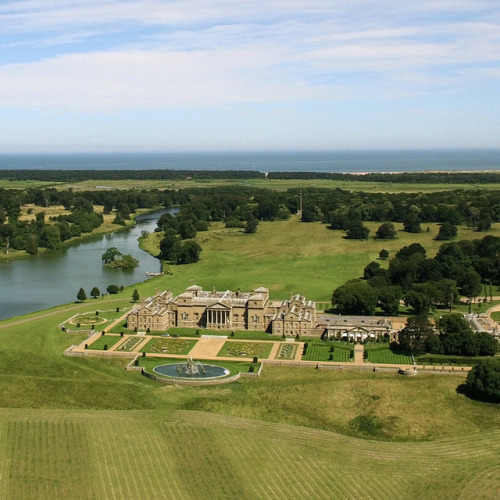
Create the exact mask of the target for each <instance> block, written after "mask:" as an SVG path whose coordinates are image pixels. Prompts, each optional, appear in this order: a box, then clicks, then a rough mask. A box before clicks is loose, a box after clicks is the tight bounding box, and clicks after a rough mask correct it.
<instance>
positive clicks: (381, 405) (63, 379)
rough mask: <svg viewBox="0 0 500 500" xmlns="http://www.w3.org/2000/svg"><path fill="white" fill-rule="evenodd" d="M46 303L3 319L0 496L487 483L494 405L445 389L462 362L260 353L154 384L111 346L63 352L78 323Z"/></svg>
mask: <svg viewBox="0 0 500 500" xmlns="http://www.w3.org/2000/svg"><path fill="white" fill-rule="evenodd" d="M71 307H76V308H77V310H78V308H79V307H80V306H79V305H75V306H73V305H72V306H71ZM49 313H50V314H51V316H46V317H45V316H44V314H47V313H43V314H40V313H38V314H32V315H30V316H29V318H28V319H29V321H26V322H23V321H24V318H22V319H18V320H16V321H15V320H11V321H3V322H1V323H0V351H1V353H2V355H1V356H0V382H1V383H2V391H0V446H1V449H2V450H3V452H2V456H1V458H0V470H1V471H2V473H1V474H0V487H1V488H2V492H3V494H2V495H3V496H4V497H5V498H19V499H21V498H37V499H42V500H45V499H52V498H72V499H73V498H76V499H82V500H83V499H86V500H88V499H89V498H110V499H119V498H132V497H134V498H136V497H144V498H162V497H164V494H165V485H166V484H167V485H168V491H169V494H170V493H171V494H172V495H175V496H176V498H179V499H186V500H190V499H192V498H197V497H198V496H199V493H200V491H203V495H204V496H210V497H212V498H240V499H251V498H262V499H266V498H273V499H276V498H282V499H286V498H315V499H330V498H332V497H334V498H345V499H349V498H360V497H366V498H372V499H381V500H382V499H386V498H408V499H415V500H416V499H424V498H429V497H432V496H434V497H437V498H459V497H463V498H474V497H477V498H495V497H497V494H498V490H499V488H500V484H499V480H498V474H497V471H498V469H499V467H500V430H499V429H500V412H499V411H498V408H497V407H496V406H495V405H488V404H484V403H479V402H476V401H472V400H469V399H467V398H466V397H465V396H464V395H463V394H460V393H459V392H457V390H456V389H457V386H458V385H459V384H461V383H462V382H463V381H464V377H463V376H461V375H446V376H439V375H432V374H431V375H426V374H419V376H418V377H414V378H406V377H400V376H397V375H396V374H392V373H382V372H378V373H373V372H364V371H354V370H345V371H341V370H334V371H331V370H328V371H318V370H314V369H313V368H290V367H278V366H265V367H264V370H263V372H262V375H261V376H260V377H259V378H258V379H257V378H241V379H240V380H239V381H237V382H235V383H233V384H228V385H224V386H214V387H166V386H163V385H161V384H156V383H155V382H153V381H151V380H149V379H147V378H146V377H142V376H141V375H140V374H139V373H137V372H127V371H125V370H124V366H125V363H126V361H124V360H115V359H109V358H93V357H88V358H80V357H64V356H62V355H61V353H62V352H63V350H64V349H65V348H66V347H68V346H69V345H70V344H74V343H77V342H81V341H83V340H85V338H86V336H85V335H81V334H73V335H69V334H65V333H63V332H61V331H60V330H58V329H57V324H59V323H61V322H62V321H64V320H65V319H67V318H68V317H69V316H70V315H71V314H68V311H67V310H63V309H60V308H56V309H54V310H51V311H49ZM105 337H108V339H110V338H111V336H105ZM116 338H117V339H119V338H120V337H116ZM139 359H140V362H143V358H139ZM145 360H146V361H147V362H149V357H148V358H145ZM154 363H158V361H154ZM221 364H222V365H224V366H225V365H226V364H227V362H221ZM246 366H248V363H247V364H246ZM365 438H368V439H365ZM33 443H36V446H33ZM277 443H279V446H277ZM332 450H334V451H335V452H334V453H332ZM405 456H407V457H411V460H408V461H407V462H405V464H404V467H402V465H401V457H405ZM137 457H142V460H146V461H147V462H148V465H147V469H148V474H147V475H144V474H137ZM148 457H150V458H151V457H153V458H152V459H150V458H148ZM249 457H252V458H251V460H249ZM277 463H279V464H280V470H282V469H283V468H285V470H300V471H302V472H301V473H300V474H285V475H282V474H277V473H276V470H277V469H276V464H277ZM117 464H119V466H117ZM193 464H195V469H196V474H193V467H194V465H193ZM353 464H356V467H355V470H354V469H353ZM297 468H299V469H297ZM304 468H305V469H304ZM304 475H305V476H304ZM228 477H230V478H231V480H230V481H228V480H227V478H228ZM304 477H307V480H304ZM360 477H362V479H363V480H362V481H359V480H358V479H359V478H360ZM82 485H84V487H83V486H82Z"/></svg>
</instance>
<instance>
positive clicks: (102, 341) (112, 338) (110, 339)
mask: <svg viewBox="0 0 500 500" xmlns="http://www.w3.org/2000/svg"><path fill="white" fill-rule="evenodd" d="M121 339H122V338H121V337H120V336H116V335H101V336H100V337H98V338H97V340H95V341H94V342H92V344H89V347H88V349H89V350H92V351H102V350H106V349H111V348H112V347H113V346H114V345H115V344H116V343H118V342H119V341H120V340H121ZM105 346H107V347H106V349H104V347H105Z"/></svg>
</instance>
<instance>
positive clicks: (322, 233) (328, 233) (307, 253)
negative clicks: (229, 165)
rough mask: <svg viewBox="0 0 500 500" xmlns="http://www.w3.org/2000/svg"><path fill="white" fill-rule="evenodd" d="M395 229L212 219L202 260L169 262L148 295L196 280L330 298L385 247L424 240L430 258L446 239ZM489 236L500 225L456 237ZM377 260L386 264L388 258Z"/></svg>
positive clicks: (153, 248)
mask: <svg viewBox="0 0 500 500" xmlns="http://www.w3.org/2000/svg"><path fill="white" fill-rule="evenodd" d="M365 224H366V225H367V226H368V227H369V228H370V231H371V233H370V234H371V236H373V235H374V234H375V232H376V230H377V228H378V227H379V226H380V223H378V222H367V223H365ZM395 227H396V229H398V233H397V238H395V239H394V240H383V241H382V240H376V239H374V238H372V237H371V238H369V239H368V240H347V239H345V238H344V234H345V233H344V232H343V231H332V230H331V229H328V226H327V225H325V224H321V223H319V222H313V223H303V222H300V220H299V219H298V217H297V216H294V217H291V218H290V219H288V220H285V221H275V222H261V223H260V224H259V225H258V228H257V232H256V233H254V234H245V233H244V232H243V231H242V230H240V229H232V228H231V229H227V228H225V227H224V224H222V223H213V224H212V226H211V228H210V229H209V231H206V232H199V233H198V235H197V241H198V243H199V244H200V245H201V247H202V249H203V251H202V253H201V259H200V261H199V262H197V263H196V264H190V265H187V266H168V269H169V270H170V271H171V272H172V275H165V276H162V277H160V278H156V279H155V280H154V281H149V282H148V283H147V284H146V285H145V287H146V289H147V290H148V292H147V293H153V292H154V289H155V287H159V288H171V289H172V290H173V291H174V292H177V293H180V292H181V291H183V290H185V289H186V288H187V287H188V286H189V285H190V284H192V283H196V284H197V285H201V286H203V288H205V289H212V288H213V287H215V288H216V289H218V290H221V289H222V290H225V289H231V290H237V289H238V288H240V289H241V290H252V289H253V288H256V287H259V286H266V287H267V288H269V290H270V293H271V297H272V298H275V299H284V298H287V297H289V296H290V294H291V293H304V294H305V295H306V296H307V297H311V298H312V299H314V300H316V301H326V302H329V301H330V300H331V296H332V292H333V290H334V288H336V287H338V286H340V285H341V284H343V283H345V282H346V281H347V280H349V279H353V278H357V277H360V276H362V274H363V269H364V268H365V266H366V265H367V264H369V263H370V262H372V261H374V260H377V259H378V254H379V252H380V250H382V249H383V248H385V249H386V250H388V251H389V255H390V257H393V256H394V254H395V253H396V252H397V251H398V250H399V249H400V248H401V247H403V246H405V245H411V244H412V243H420V244H422V245H423V246H424V247H425V248H426V250H427V254H428V255H429V256H431V257H432V256H434V255H435V254H436V252H437V251H438V249H439V246H440V244H441V243H442V242H439V241H435V240H434V238H435V237H436V235H437V233H438V231H439V226H438V225H437V224H423V225H422V229H423V232H422V233H419V234H412V233H405V232H404V231H402V224H395ZM427 229H428V230H427ZM487 234H492V235H495V236H499V235H500V226H499V225H498V224H495V225H493V228H492V229H491V230H490V231H487V232H484V233H477V232H474V231H473V230H471V229H468V228H466V227H460V228H459V233H458V237H457V239H477V238H483V237H484V236H486V235H487ZM160 240H161V234H160V233H154V234H151V235H150V236H149V237H148V238H147V240H146V241H142V242H141V246H142V248H143V249H145V250H147V251H149V252H150V253H152V254H153V255H157V254H158V248H159V242H160ZM379 262H380V263H381V265H383V266H386V265H387V261H385V262H384V261H379ZM285 276H286V279H284V277H285ZM139 291H140V290H139Z"/></svg>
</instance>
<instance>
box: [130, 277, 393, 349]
mask: <svg viewBox="0 0 500 500" xmlns="http://www.w3.org/2000/svg"><path fill="white" fill-rule="evenodd" d="M173 326H177V327H183V328H206V329H208V330H222V331H233V330H240V331H241V330H253V331H264V332H268V333H272V334H273V335H279V336H282V335H285V336H286V337H295V336H296V335H299V336H313V337H327V338H336V339H339V340H341V339H343V340H353V341H355V342H362V341H365V340H374V339H377V338H383V337H385V338H386V339H388V340H391V341H392V340H397V331H396V330H395V329H394V328H393V325H392V322H391V321H390V320H388V319H387V318H368V317H354V316H337V315H330V314H322V315H321V316H318V315H317V313H316V303H315V302H313V301H311V300H306V299H305V297H304V296H303V295H292V296H291V297H290V299H288V300H270V299H269V290H268V289H267V288H264V287H260V288H256V289H255V290H253V291H252V292H240V291H237V292H232V291H230V290H226V291H225V292H218V291H216V290H215V289H214V290H212V291H206V290H203V289H202V287H201V286H197V285H193V286H190V287H189V288H188V289H187V290H186V291H185V292H184V293H181V294H180V295H177V297H174V296H173V294H172V292H171V291H170V290H165V291H163V292H160V291H158V290H157V291H156V294H155V295H154V296H153V297H148V298H147V299H145V300H143V301H142V302H141V304H140V305H137V306H136V307H134V308H133V309H132V311H131V312H130V313H129V314H128V316H127V327H128V328H130V329H136V330H138V331H140V330H143V331H147V330H148V329H149V330H150V331H166V330H168V328H170V327H173Z"/></svg>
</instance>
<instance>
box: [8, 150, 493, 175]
mask: <svg viewBox="0 0 500 500" xmlns="http://www.w3.org/2000/svg"><path fill="white" fill-rule="evenodd" d="M21 169H22V170H25V169H37V170H142V169H170V170H255V171H257V172H339V173H340V172H346V173H349V172H353V173H360V172H423V171H481V170H500V149H489V150H415V151H311V152H304V151H300V152H293V151H283V152H231V153H229V152H227V153H95V154H94V153H74V154H0V170H21Z"/></svg>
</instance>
